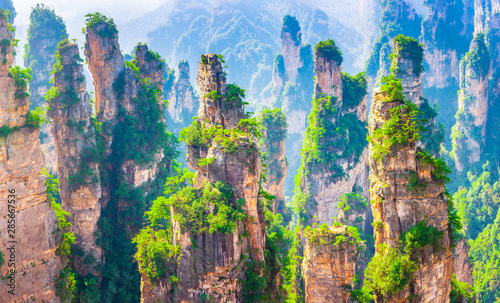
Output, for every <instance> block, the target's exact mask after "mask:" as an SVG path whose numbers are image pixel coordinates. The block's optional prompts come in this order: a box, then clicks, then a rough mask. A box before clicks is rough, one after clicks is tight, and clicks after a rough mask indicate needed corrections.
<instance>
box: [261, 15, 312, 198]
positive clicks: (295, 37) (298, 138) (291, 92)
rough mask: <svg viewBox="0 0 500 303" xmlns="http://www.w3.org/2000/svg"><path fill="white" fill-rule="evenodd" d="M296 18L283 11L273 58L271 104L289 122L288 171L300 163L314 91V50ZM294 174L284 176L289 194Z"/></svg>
mask: <svg viewBox="0 0 500 303" xmlns="http://www.w3.org/2000/svg"><path fill="white" fill-rule="evenodd" d="M301 43H302V33H301V28H300V25H299V22H298V21H297V19H296V18H295V17H293V16H290V15H286V16H285V17H284V18H283V24H282V27H281V50H282V54H278V55H277V56H276V57H275V59H274V67H273V79H272V92H271V95H272V97H271V100H269V103H270V104H274V105H275V106H278V107H281V108H282V109H283V112H284V113H285V114H286V117H287V122H288V137H287V139H286V141H285V146H286V156H287V159H289V161H290V166H289V168H290V171H293V172H295V171H296V170H297V168H298V167H299V166H300V162H299V159H300V147H301V145H302V141H303V139H304V133H305V130H306V120H307V115H308V114H309V111H310V110H311V103H310V98H311V96H312V94H313V92H314V83H313V77H314V73H313V68H314V62H313V54H312V48H311V46H310V45H308V44H307V45H302V44H301ZM292 190H293V174H290V175H289V176H287V177H286V178H285V190H284V191H285V195H286V196H291V194H292Z"/></svg>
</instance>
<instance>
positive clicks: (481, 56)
mask: <svg viewBox="0 0 500 303" xmlns="http://www.w3.org/2000/svg"><path fill="white" fill-rule="evenodd" d="M470 49H471V50H470V52H468V53H467V55H466V56H465V57H464V58H463V59H462V61H461V62H460V94H459V98H458V107H459V109H458V112H457V123H456V125H455V126H454V128H453V130H452V134H453V145H454V148H453V152H454V154H455V165H456V168H457V170H458V171H459V172H461V171H463V170H464V169H466V168H467V167H468V166H469V165H470V164H473V163H475V162H477V161H479V160H480V159H481V153H482V150H483V148H484V144H485V142H486V140H485V138H486V122H487V116H488V109H489V84H488V71H489V66H490V58H489V55H488V50H487V48H486V44H485V41H484V36H483V35H482V34H479V35H478V36H476V38H474V41H473V42H472V44H471V48H470Z"/></svg>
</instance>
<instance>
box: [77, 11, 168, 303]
mask: <svg viewBox="0 0 500 303" xmlns="http://www.w3.org/2000/svg"><path fill="white" fill-rule="evenodd" d="M86 25H87V28H86V39H87V40H86V43H85V55H86V57H87V62H88V65H89V69H90V72H91V73H92V76H93V80H94V85H95V89H96V95H95V97H96V100H95V106H96V120H97V124H96V126H99V127H96V140H97V141H98V147H99V148H98V150H99V155H100V157H101V158H100V159H99V160H100V164H99V173H100V181H101V198H100V199H99V203H100V204H101V205H102V215H101V218H100V220H99V223H98V225H99V227H100V229H99V231H100V233H99V241H100V243H102V245H101V246H102V248H103V251H102V259H103V260H105V262H104V265H103V268H102V272H101V274H102V280H101V281H100V285H99V288H100V290H99V292H100V296H101V298H103V297H106V298H108V299H109V300H123V298H124V297H127V298H130V300H131V301H138V300H140V275H139V273H138V271H137V266H136V264H135V263H134V262H133V258H132V255H133V253H134V250H135V246H134V244H132V243H131V238H132V237H133V236H134V235H135V234H136V233H137V232H138V230H139V229H140V227H141V226H142V223H143V217H144V212H145V209H146V205H147V204H148V203H151V201H152V200H153V199H154V197H155V196H157V195H159V194H160V193H161V192H162V188H163V185H164V182H165V178H166V176H167V175H168V174H170V173H171V172H170V169H171V164H172V163H171V160H172V159H173V158H174V156H175V154H176V153H175V151H174V150H173V148H172V145H173V144H174V143H173V142H172V137H171V136H170V134H169V133H168V132H167V129H166V124H165V117H164V114H165V108H164V104H163V102H162V96H163V94H162V92H163V87H164V83H163V81H164V80H163V72H164V63H163V60H162V59H161V58H160V56H159V55H158V54H157V53H156V52H154V51H151V50H149V49H148V47H147V46H146V45H142V44H141V43H139V44H138V45H137V47H136V49H135V57H134V58H133V60H132V61H128V62H126V63H125V61H124V57H123V55H122V54H121V52H120V46H119V44H118V31H117V29H116V26H115V24H114V22H113V20H112V19H108V18H107V17H106V16H103V15H101V14H99V13H95V14H91V15H88V16H87V20H86ZM78 142H80V141H78ZM101 144H102V145H101ZM83 154H85V153H83ZM119 277H120V278H119ZM85 282H87V281H85ZM87 284H89V283H87ZM116 289H120V290H121V291H120V292H117V291H116ZM96 292H98V291H97V290H96Z"/></svg>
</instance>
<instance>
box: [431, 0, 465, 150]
mask: <svg viewBox="0 0 500 303" xmlns="http://www.w3.org/2000/svg"><path fill="white" fill-rule="evenodd" d="M424 4H425V5H426V6H427V8H428V14H427V16H426V18H425V19H424V21H423V22H422V38H421V41H422V43H423V44H425V47H426V51H425V54H424V56H425V58H424V61H425V63H424V66H425V77H424V79H423V80H424V82H423V90H424V94H425V95H426V96H427V97H428V98H429V102H430V103H431V104H437V105H438V106H439V109H440V115H439V116H437V117H436V119H437V121H438V122H441V123H443V124H444V125H445V127H446V136H445V138H447V144H448V145H449V143H448V140H449V138H450V133H451V128H452V126H453V125H454V124H455V119H453V117H454V115H455V113H456V111H457V110H458V106H457V102H456V92H457V91H458V90H459V63H460V59H461V58H462V57H463V56H464V55H465V53H466V52H467V51H468V48H467V46H468V45H469V42H470V41H471V40H472V33H473V31H474V1H472V0H453V1H441V0H437V1H426V2H425V3H424Z"/></svg>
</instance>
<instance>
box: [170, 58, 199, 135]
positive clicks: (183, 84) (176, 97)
mask: <svg viewBox="0 0 500 303" xmlns="http://www.w3.org/2000/svg"><path fill="white" fill-rule="evenodd" d="M178 71H179V76H178V77H177V79H176V81H175V83H174V84H173V86H172V87H171V89H170V92H165V93H167V94H168V95H167V99H168V101H169V103H168V114H169V115H170V118H171V119H172V121H173V124H174V125H173V126H174V128H175V129H172V126H171V125H169V127H170V130H172V131H174V132H176V133H179V132H180V130H181V129H182V128H183V127H186V126H188V125H190V124H191V122H192V118H193V117H194V116H196V112H197V110H198V108H199V100H198V97H197V96H196V95H195V93H194V90H193V87H192V86H191V80H190V78H189V63H188V62H187V61H181V62H179V65H178ZM176 124H179V126H177V125H176ZM176 126H177V127H176Z"/></svg>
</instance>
